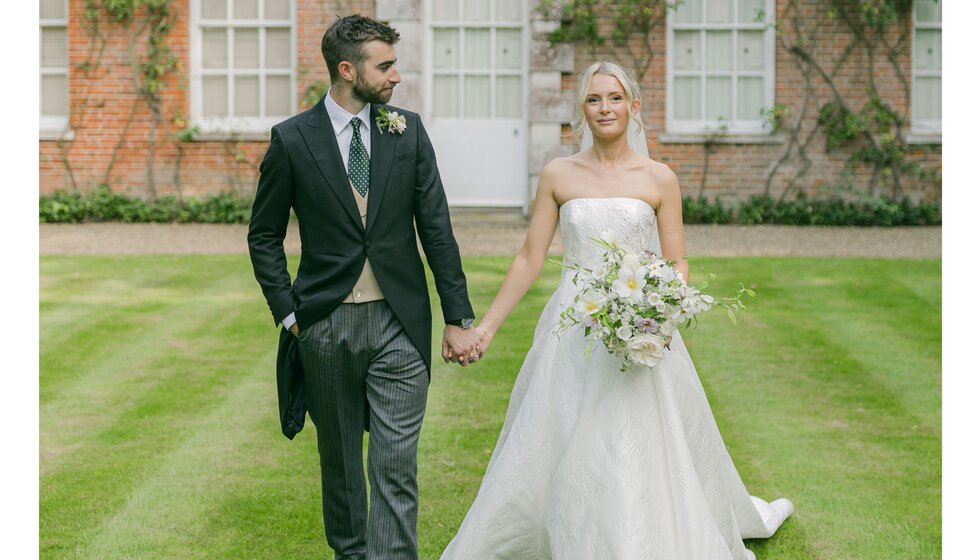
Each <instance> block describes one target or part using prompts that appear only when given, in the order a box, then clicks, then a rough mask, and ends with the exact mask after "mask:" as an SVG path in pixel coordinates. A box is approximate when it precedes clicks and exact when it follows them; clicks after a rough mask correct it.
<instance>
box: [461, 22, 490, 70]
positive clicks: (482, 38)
mask: <svg viewBox="0 0 980 560" xmlns="http://www.w3.org/2000/svg"><path fill="white" fill-rule="evenodd" d="M464 39H465V43H464V48H463V52H465V53H466V68H471V69H480V70H483V69H488V68H490V30H489V29H467V30H466V35H465V36H464Z"/></svg>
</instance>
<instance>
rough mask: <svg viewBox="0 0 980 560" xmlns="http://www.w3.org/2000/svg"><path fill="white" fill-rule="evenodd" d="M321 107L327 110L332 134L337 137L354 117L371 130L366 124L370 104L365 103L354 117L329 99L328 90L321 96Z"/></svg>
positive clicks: (367, 123) (369, 113)
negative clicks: (331, 125)
mask: <svg viewBox="0 0 980 560" xmlns="http://www.w3.org/2000/svg"><path fill="white" fill-rule="evenodd" d="M323 105H324V107H325V108H326V109H327V115H329V116H330V123H331V124H333V131H334V134H336V135H338V136H339V135H340V132H341V131H342V130H344V128H345V127H346V126H347V125H349V124H350V120H351V119H353V118H354V117H357V118H359V119H361V122H362V123H364V125H365V126H367V127H368V128H369V129H370V128H371V126H370V124H369V122H368V119H370V118H371V104H370V103H365V104H364V108H363V109H361V112H360V113H358V114H356V115H354V114H351V113H348V112H347V109H344V108H343V107H341V106H340V105H338V104H337V102H336V101H334V100H333V98H332V97H330V90H327V94H326V95H324V96H323Z"/></svg>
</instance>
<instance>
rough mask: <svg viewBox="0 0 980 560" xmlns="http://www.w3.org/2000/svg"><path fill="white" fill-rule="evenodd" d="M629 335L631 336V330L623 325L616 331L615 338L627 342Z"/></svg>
mask: <svg viewBox="0 0 980 560" xmlns="http://www.w3.org/2000/svg"><path fill="white" fill-rule="evenodd" d="M631 334H633V329H631V328H630V326H629V325H623V326H621V327H619V328H618V329H616V336H618V337H619V339H620V340H629V339H630V335H631Z"/></svg>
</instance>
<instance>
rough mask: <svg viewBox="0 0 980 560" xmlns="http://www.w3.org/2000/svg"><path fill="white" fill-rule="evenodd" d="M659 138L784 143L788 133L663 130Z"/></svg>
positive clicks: (666, 140) (678, 141) (685, 141)
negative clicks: (718, 132)
mask: <svg viewBox="0 0 980 560" xmlns="http://www.w3.org/2000/svg"><path fill="white" fill-rule="evenodd" d="M657 139H658V140H660V143H661V144H705V143H708V142H711V143H713V144H782V143H784V142H786V134H783V133H776V134H739V133H732V134H725V135H721V136H719V135H713V134H704V133H688V132H661V133H660V134H659V135H658V136H657Z"/></svg>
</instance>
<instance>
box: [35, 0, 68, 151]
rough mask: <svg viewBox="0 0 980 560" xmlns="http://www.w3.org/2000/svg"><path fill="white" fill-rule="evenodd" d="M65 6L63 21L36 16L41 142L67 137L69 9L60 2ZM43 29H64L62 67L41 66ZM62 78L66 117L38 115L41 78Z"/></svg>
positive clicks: (41, 99) (41, 100)
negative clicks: (63, 61) (63, 64)
mask: <svg viewBox="0 0 980 560" xmlns="http://www.w3.org/2000/svg"><path fill="white" fill-rule="evenodd" d="M62 2H63V3H64V6H65V17H64V19H41V18H40V15H39V16H38V36H37V41H38V78H37V80H38V109H39V111H38V114H39V127H38V128H39V131H40V138H41V139H42V140H50V139H54V140H57V139H59V138H62V137H65V136H69V135H70V131H69V129H68V127H69V118H70V117H71V72H70V69H71V58H70V56H71V37H69V36H68V16H69V15H70V14H69V12H68V10H69V8H70V6H69V3H68V0H62ZM38 10H40V3H39V4H38ZM45 27H64V28H65V37H66V40H65V61H66V62H67V63H68V65H67V66H64V67H57V68H55V67H50V66H49V67H44V66H41V57H42V53H41V41H42V40H43V39H42V35H43V29H44V28H45ZM46 75H47V76H64V77H65V86H66V87H65V101H66V103H67V105H68V114H67V115H64V116H62V115H44V114H41V113H40V109H42V108H43V107H44V100H43V96H44V86H43V84H42V78H43V77H44V76H46Z"/></svg>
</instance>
